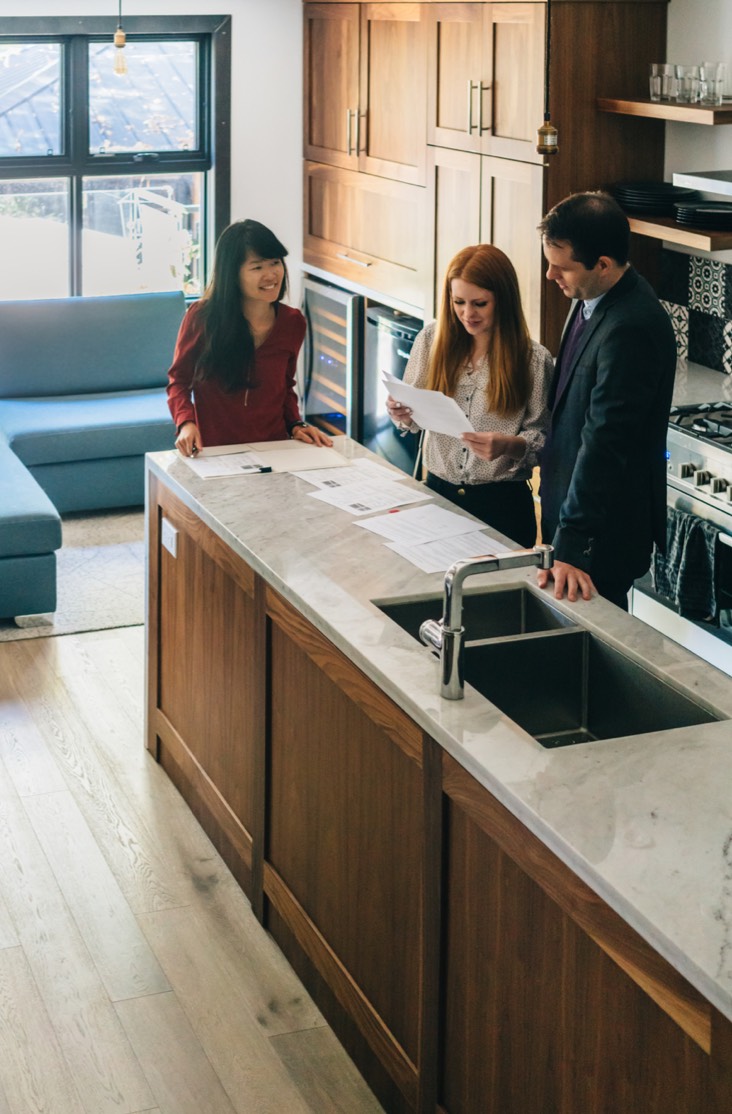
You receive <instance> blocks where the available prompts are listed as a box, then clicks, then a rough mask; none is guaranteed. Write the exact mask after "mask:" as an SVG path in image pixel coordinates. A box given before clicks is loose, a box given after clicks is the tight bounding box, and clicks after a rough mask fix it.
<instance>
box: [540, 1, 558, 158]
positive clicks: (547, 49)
mask: <svg viewBox="0 0 732 1114" xmlns="http://www.w3.org/2000/svg"><path fill="white" fill-rule="evenodd" d="M551 35H552V0H546V34H545V36H544V123H543V124H542V125H541V127H540V128H539V130H538V132H537V133H536V150H537V153H538V154H539V155H556V153H557V151H558V150H559V132H558V131H557V129H556V128H555V127H554V125H553V124H552V122H551V115H550V113H549V64H550V61H551Z"/></svg>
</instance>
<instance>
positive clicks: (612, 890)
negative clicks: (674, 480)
mask: <svg viewBox="0 0 732 1114" xmlns="http://www.w3.org/2000/svg"><path fill="white" fill-rule="evenodd" d="M336 447H337V449H338V451H339V452H341V453H343V454H344V456H345V457H346V458H349V459H352V458H356V457H364V456H371V454H369V453H368V452H367V450H365V449H363V448H362V447H361V446H360V445H357V444H356V443H355V442H352V441H350V440H349V439H347V438H337V439H336ZM147 461H148V468H149V469H150V470H151V471H152V472H153V473H154V474H155V475H156V476H157V477H158V478H160V479H161V480H162V481H163V482H164V483H165V484H166V485H167V486H168V487H169V488H170V489H171V490H172V491H173V492H174V494H175V495H177V496H178V498H179V499H181V500H182V501H183V502H184V503H185V504H186V505H187V506H188V507H190V508H191V509H192V510H193V511H195V512H196V513H197V514H198V515H199V516H200V517H201V519H202V520H203V521H204V522H206V523H207V525H209V526H210V527H211V529H213V530H214V531H215V532H216V533H217V534H218V535H219V536H220V537H222V538H223V539H224V540H225V541H227V542H228V543H229V544H230V545H231V547H232V549H233V550H234V551H235V552H236V553H238V554H239V555H240V556H241V557H242V559H243V560H245V561H246V562H247V563H249V564H250V565H251V566H252V567H253V568H254V569H255V570H256V571H257V572H258V573H260V575H262V576H263V577H264V578H265V579H266V580H267V581H268V582H269V583H270V584H271V585H272V586H273V587H274V588H275V589H276V590H277V591H279V592H280V593H281V594H282V595H283V596H284V597H285V598H286V599H287V600H289V601H290V602H291V603H292V604H293V605H294V606H295V607H297V608H298V609H299V610H300V611H301V612H302V613H303V614H304V615H305V616H306V617H307V618H308V619H309V620H310V621H311V622H312V623H313V624H314V625H315V626H316V627H317V628H318V629H320V630H321V631H322V632H323V633H324V634H325V635H327V636H328V637H329V638H330V639H331V640H332V642H333V643H334V644H335V645H336V646H337V647H338V648H339V649H340V650H342V651H343V652H344V653H345V654H346V655H347V656H348V657H349V658H350V659H351V660H352V661H353V662H354V663H355V664H356V665H357V666H358V667H359V668H361V669H362V670H363V671H364V672H365V673H366V674H367V675H368V676H369V677H371V678H372V679H373V680H374V681H375V682H376V683H377V684H379V685H380V686H381V688H382V689H383V690H384V691H385V692H386V693H387V694H388V695H389V696H390V697H391V698H392V699H393V700H395V701H396V703H397V704H399V705H400V706H401V707H402V708H404V709H405V711H406V712H407V713H408V714H409V715H410V716H412V718H413V719H414V720H415V721H416V722H417V723H419V724H420V726H422V727H423V728H424V729H425V730H426V731H428V732H429V733H430V734H431V735H432V736H433V737H434V738H435V739H436V740H437V741H438V742H439V743H440V744H441V745H442V746H443V747H444V748H445V749H446V750H447V751H449V753H450V754H451V755H453V757H455V758H456V759H457V761H458V762H460V763H461V764H462V765H463V766H464V767H465V769H467V770H468V771H470V773H472V774H473V775H474V776H475V777H476V778H477V779H478V780H479V781H480V782H481V783H482V784H483V785H485V786H486V787H487V788H488V789H489V790H490V791H491V792H492V793H494V794H495V796H496V797H497V798H498V799H499V800H500V801H501V802H502V803H503V804H504V805H506V807H507V808H508V809H509V810H510V811H511V812H512V813H513V814H514V815H516V816H517V817H518V818H519V819H520V820H521V821H522V822H523V823H525V824H526V826H527V827H528V828H530V830H531V831H533V832H534V833H535V834H536V835H537V836H539V837H540V838H541V839H542V840H543V842H544V843H545V844H546V845H547V846H548V847H550V848H551V849H552V850H553V851H554V852H555V853H556V854H557V855H558V857H559V858H561V859H562V860H563V861H564V862H565V863H567V864H568V865H569V866H570V867H572V869H573V870H574V871H575V872H576V873H577V874H578V875H579V876H580V877H581V878H583V879H584V880H585V881H586V882H587V883H588V884H589V885H590V886H591V887H592V888H593V889H594V890H595V891H596V892H597V893H599V894H600V895H601V896H602V897H603V898H604V899H605V900H606V901H607V902H608V903H609V904H610V905H611V906H612V907H613V908H614V909H615V910H616V911H617V912H618V913H620V915H621V916H623V917H624V918H625V920H626V921H628V923H629V924H631V925H632V926H633V927H634V928H635V929H637V931H638V932H640V934H641V935H642V936H644V937H645V938H646V939H647V940H648V941H649V942H650V943H651V944H652V945H653V946H654V947H656V948H657V950H658V951H659V952H660V953H661V954H662V955H663V956H665V957H666V958H667V959H668V960H669V961H670V962H671V963H672V964H673V965H674V966H675V967H676V968H677V969H678V970H679V971H680V972H681V973H682V974H683V975H685V976H686V977H687V978H688V979H689V980H690V982H692V983H693V984H694V985H695V986H696V987H697V988H698V989H699V990H700V991H701V992H702V993H703V994H704V995H705V996H706V997H707V998H708V999H709V1000H710V1001H711V1002H712V1003H713V1004H714V1005H715V1006H717V1007H718V1008H719V1009H720V1010H721V1011H722V1012H723V1013H724V1014H725V1015H726V1016H727V1017H729V1018H730V1019H732V792H731V790H732V722H730V720H723V721H721V722H714V723H709V724H704V725H701V726H697V727H690V728H683V729H676V730H672V731H665V732H659V733H656V734H646V735H642V736H636V737H632V738H624V739H617V740H605V741H601V742H594V743H589V744H584V745H579V746H570V747H565V748H562V749H560V750H546V749H544V748H542V747H541V746H540V745H539V744H538V743H537V742H536V741H535V740H534V739H533V738H532V737H531V736H529V735H528V734H527V733H526V732H525V731H523V730H522V729H521V728H520V727H518V726H517V725H516V724H514V723H512V722H511V721H510V720H509V719H508V718H507V717H506V716H505V715H504V714H503V713H502V712H501V711H500V710H499V709H497V708H496V707H495V706H493V705H492V704H490V703H489V702H488V701H487V700H485V699H484V698H483V697H482V696H480V695H479V694H478V693H477V692H476V691H475V690H473V689H472V688H470V686H467V687H466V694H465V699H464V700H463V701H446V700H443V699H442V698H441V697H440V696H439V694H438V689H439V679H438V663H437V661H436V660H435V659H434V658H433V657H432V656H430V654H429V652H428V651H427V650H426V648H424V647H422V646H420V645H419V644H418V643H417V642H416V641H415V640H414V639H412V638H411V637H410V636H409V635H408V634H406V633H405V632H404V631H402V630H401V629H400V628H399V627H398V626H397V625H396V624H395V623H393V622H392V621H391V620H390V619H388V618H387V617H386V616H385V615H384V614H383V612H381V611H379V609H378V608H377V607H376V606H375V605H374V604H373V603H372V602H371V601H372V600H379V599H381V600H383V599H388V598H392V597H401V596H409V595H421V594H423V593H427V592H431V593H434V594H435V595H441V591H442V579H443V578H442V575H438V574H427V573H423V572H420V571H419V570H417V569H415V568H414V566H412V565H411V564H409V563H408V562H406V561H404V560H403V559H402V558H400V557H399V556H398V555H397V554H395V553H393V552H391V551H390V550H389V549H387V548H386V547H385V546H384V545H383V544H382V543H381V539H380V538H379V537H378V536H376V535H374V534H372V533H371V532H369V531H366V530H361V529H357V528H356V527H355V525H354V520H353V518H352V517H351V516H350V515H348V514H346V513H345V512H343V511H339V510H337V509H335V508H333V507H329V506H327V505H326V504H324V503H320V502H319V501H317V500H314V499H308V498H306V497H305V496H306V494H307V492H308V491H311V490H312V488H311V486H310V485H309V484H307V483H306V482H305V481H303V480H301V479H299V478H298V477H296V476H290V475H274V474H273V475H269V476H254V477H236V478H232V479H226V480H220V481H219V480H217V481H213V480H205V481H204V480H200V479H198V478H197V477H196V476H194V475H193V473H192V472H191V470H190V469H189V468H187V467H186V465H185V463H184V462H183V461H182V460H181V459H180V458H178V457H177V454H176V453H174V452H166V453H154V454H151V455H149V456H148V458H147ZM406 482H407V483H410V484H412V483H414V481H412V480H407V481H406ZM436 501H437V502H438V503H439V504H440V505H443V506H448V507H449V505H448V504H446V503H445V502H444V501H443V500H441V499H439V498H436ZM450 509H454V508H450ZM503 540H505V539H503ZM501 582H506V583H516V582H520V583H526V584H527V585H529V587H530V588H532V589H533V590H535V591H537V592H538V591H539V590H538V588H536V583H535V573H534V571H533V570H528V571H525V570H516V571H513V572H510V573H495V574H491V575H490V576H484V577H479V578H476V580H475V581H474V582H473V581H471V582H470V584H471V585H473V584H474V585H479V584H480V583H484V584H486V585H487V584H490V585H491V586H492V587H493V586H495V585H496V584H498V583H501ZM558 606H559V607H560V608H561V610H563V611H564V612H566V613H567V614H569V615H571V616H572V617H573V618H575V619H576V620H578V621H579V622H580V624H581V625H583V626H585V627H587V628H589V629H590V630H593V631H595V632H596V633H599V634H601V635H602V637H603V638H605V639H606V640H607V641H609V642H610V643H612V644H613V645H615V646H616V647H618V648H620V649H622V650H623V651H624V652H625V653H627V654H630V655H631V656H633V657H635V658H636V659H638V660H640V661H642V662H644V663H645V664H646V666H647V668H648V669H649V670H650V671H651V672H653V673H655V674H656V675H658V676H660V677H663V678H665V679H666V680H669V681H671V682H672V683H673V684H675V685H677V686H684V687H687V688H688V689H689V690H690V691H691V692H692V693H693V694H695V695H696V696H697V697H698V698H699V699H701V700H702V702H706V703H708V704H710V705H712V706H714V707H715V708H716V709H717V710H718V711H719V713H720V714H723V715H725V716H729V717H732V678H730V677H727V676H726V675H725V674H723V673H721V672H719V671H717V670H715V669H714V668H713V667H712V666H710V665H707V664H706V663H705V662H703V661H701V659H699V658H697V657H694V656H693V655H692V654H690V653H689V652H688V651H686V650H685V649H684V648H683V647H681V646H679V645H677V644H676V643H675V642H672V641H670V640H668V639H666V638H664V637H663V636H662V635H660V634H659V633H658V632H656V631H654V630H652V629H651V628H650V627H647V626H646V625H645V624H644V623H642V622H640V621H639V620H638V619H634V618H633V617H631V616H629V615H626V614H625V613H624V612H621V611H620V610H619V609H617V608H615V607H613V606H612V605H611V604H609V603H607V602H606V601H604V600H602V599H595V600H592V601H591V602H589V603H587V602H582V601H580V602H578V603H576V604H570V603H568V602H566V601H563V602H561V603H560V604H558ZM526 684H527V686H530V684H531V678H530V677H527V678H526Z"/></svg>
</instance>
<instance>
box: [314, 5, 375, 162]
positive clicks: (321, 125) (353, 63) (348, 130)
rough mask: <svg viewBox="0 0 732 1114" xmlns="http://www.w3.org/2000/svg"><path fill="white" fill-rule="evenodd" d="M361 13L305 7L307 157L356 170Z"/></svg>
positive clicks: (348, 8)
mask: <svg viewBox="0 0 732 1114" xmlns="http://www.w3.org/2000/svg"><path fill="white" fill-rule="evenodd" d="M360 27H361V21H360V11H359V5H358V4H306V5H305V7H304V9H303V36H304V59H303V70H304V78H305V89H304V105H303V107H304V116H303V137H304V148H305V157H306V158H308V159H313V160H315V161H316V162H327V163H330V164H331V165H332V166H344V167H347V168H350V169H352V170H356V169H358V135H357V132H358V127H359V57H360V45H359V44H360V38H359V36H360Z"/></svg>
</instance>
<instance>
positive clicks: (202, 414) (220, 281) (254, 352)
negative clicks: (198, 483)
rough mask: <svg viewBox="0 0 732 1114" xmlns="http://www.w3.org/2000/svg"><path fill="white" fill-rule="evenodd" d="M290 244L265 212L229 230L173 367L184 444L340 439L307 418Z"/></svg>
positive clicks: (185, 448)
mask: <svg viewBox="0 0 732 1114" xmlns="http://www.w3.org/2000/svg"><path fill="white" fill-rule="evenodd" d="M286 255H287V249H286V248H285V247H284V246H283V245H282V244H281V243H280V241H279V240H278V239H277V237H276V236H275V235H274V233H273V232H270V230H269V229H268V228H265V226H264V225H263V224H260V223H259V221H255V220H243V221H236V222H235V223H234V224H230V225H229V227H228V228H225V229H224V231H223V232H222V233H221V236H220V237H219V241H218V243H217V245H216V256H215V259H214V267H213V275H212V276H211V280H210V282H209V283H208V286H207V287H206V290H205V291H204V294H203V297H202V298H201V299H200V301H198V302H194V304H193V305H192V306H191V307H190V309H189V310H188V311H187V313H186V315H185V317H184V318H183V321H182V323H181V327H180V331H179V333H178V339H177V341H176V345H175V353H174V355H173V363H172V365H171V367H170V369H169V371H168V406H169V407H170V412H171V414H172V415H173V421H174V422H175V424H176V429H177V437H176V442H175V444H176V448H177V449H178V450H179V452H181V453H182V454H183V455H184V456H194V455H195V454H196V453H197V452H198V450H199V449H202V448H203V447H204V446H207V445H208V446H210V445H237V444H243V443H246V442H249V441H282V440H285V439H286V438H288V437H293V438H295V439H296V440H298V441H306V442H308V443H310V444H313V445H331V444H332V441H331V440H330V438H329V437H327V436H326V434H324V433H322V432H321V431H320V430H319V429H316V428H315V427H314V426H310V425H308V424H307V422H304V421H303V420H302V417H301V415H300V409H299V407H298V402H297V395H296V394H295V369H296V366H297V357H298V353H299V351H300V347H301V345H302V342H303V338H304V336H305V318H304V317H303V315H302V314H301V313H300V312H299V310H296V309H293V308H292V307H291V306H286V305H284V304H283V303H282V298H283V296H284V294H285V292H286V290H287V268H286V266H285V256H286Z"/></svg>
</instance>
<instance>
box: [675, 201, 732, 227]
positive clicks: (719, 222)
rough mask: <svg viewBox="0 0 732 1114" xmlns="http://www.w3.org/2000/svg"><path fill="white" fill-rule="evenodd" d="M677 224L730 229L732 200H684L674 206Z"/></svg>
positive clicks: (731, 223) (731, 225)
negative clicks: (691, 201) (690, 201)
mask: <svg viewBox="0 0 732 1114" xmlns="http://www.w3.org/2000/svg"><path fill="white" fill-rule="evenodd" d="M674 208H675V209H676V221H677V223H678V224H684V225H687V226H688V227H689V228H715V229H718V230H719V231H720V232H727V231H730V230H732V201H695V202H693V203H691V204H690V203H689V202H688V201H685V202H683V203H681V204H677V205H675V206H674Z"/></svg>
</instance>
